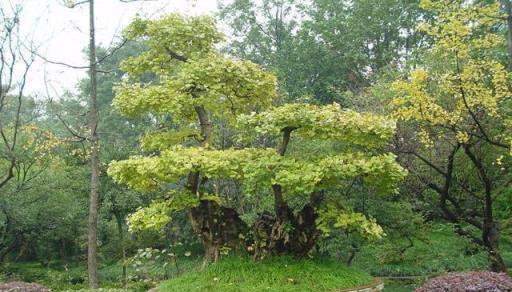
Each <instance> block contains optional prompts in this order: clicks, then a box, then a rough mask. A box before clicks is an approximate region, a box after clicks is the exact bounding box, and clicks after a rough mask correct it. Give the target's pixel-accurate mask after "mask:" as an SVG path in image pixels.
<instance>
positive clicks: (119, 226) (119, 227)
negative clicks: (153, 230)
mask: <svg viewBox="0 0 512 292" xmlns="http://www.w3.org/2000/svg"><path fill="white" fill-rule="evenodd" d="M115 216H116V223H117V231H118V233H119V248H120V249H121V256H122V262H123V281H122V282H123V288H124V289H126V287H127V285H128V273H127V270H126V265H127V263H126V247H125V244H124V230H123V217H122V216H121V215H120V214H119V213H116V214H115Z"/></svg>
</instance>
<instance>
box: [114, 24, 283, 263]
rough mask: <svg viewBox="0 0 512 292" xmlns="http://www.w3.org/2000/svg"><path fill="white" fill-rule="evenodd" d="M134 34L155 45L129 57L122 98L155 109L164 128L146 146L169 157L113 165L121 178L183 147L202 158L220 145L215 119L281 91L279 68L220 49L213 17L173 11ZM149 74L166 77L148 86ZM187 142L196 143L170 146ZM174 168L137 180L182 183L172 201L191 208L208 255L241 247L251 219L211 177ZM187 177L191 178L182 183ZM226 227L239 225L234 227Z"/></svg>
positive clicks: (125, 108)
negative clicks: (223, 202) (209, 190)
mask: <svg viewBox="0 0 512 292" xmlns="http://www.w3.org/2000/svg"><path fill="white" fill-rule="evenodd" d="M126 36H127V38H129V39H135V40H137V39H144V40H145V41H146V45H147V47H148V51H146V52H144V53H143V54H142V55H140V56H138V57H134V58H129V59H127V60H126V61H125V62H124V63H123V66H122V67H123V70H125V71H126V72H128V73H129V75H130V77H131V80H130V81H128V82H125V83H123V84H122V85H121V86H120V87H119V88H117V96H116V99H115V103H114V104H115V106H116V107H117V108H118V109H120V110H121V112H123V113H125V114H127V115H132V116H133V115H138V114H143V113H146V112H154V118H155V119H157V121H158V124H159V126H160V127H161V129H160V130H159V131H158V132H156V133H152V134H150V135H147V136H146V137H145V138H144V145H143V146H145V148H146V150H147V151H148V150H149V151H157V153H160V156H161V159H159V158H157V157H147V158H142V157H141V158H140V159H138V158H133V159H131V160H127V161H121V162H117V163H115V162H114V163H112V164H111V166H110V168H109V174H110V175H112V176H113V177H114V178H116V179H117V180H118V181H121V182H127V181H126V179H124V178H121V177H120V176H124V175H129V176H131V175H135V173H133V174H130V173H131V171H130V170H127V169H125V166H128V167H129V165H130V164H131V163H135V164H138V163H141V162H142V163H144V161H145V160H146V159H155V163H158V162H161V163H164V164H167V161H166V159H172V158H174V157H176V156H174V155H175V153H176V154H178V155H179V156H183V157H186V156H190V159H192V158H193V159H201V157H202V155H203V152H204V153H210V152H209V151H208V148H209V147H212V146H213V142H214V140H213V139H214V131H216V124H214V123H213V122H214V121H216V120H219V121H225V122H230V121H231V122H232V121H233V115H234V114H236V113H237V112H240V111H242V112H246V111H248V110H255V109H258V108H264V107H266V106H268V105H269V103H270V100H271V98H272V97H274V96H275V78H274V77H273V76H272V75H271V74H268V73H265V72H264V71H262V70H261V69H260V68H259V67H258V66H256V65H255V64H253V63H250V62H246V61H237V60H232V59H229V58H226V57H224V56H222V55H220V54H218V53H215V51H214V45H215V44H216V43H218V42H219V41H220V40H221V39H222V35H221V34H220V33H219V32H218V31H217V30H216V28H215V25H214V22H213V20H212V19H210V18H207V17H194V18H191V19H185V18H183V17H180V16H178V15H170V16H168V17H165V18H162V19H160V20H157V21H147V20H141V19H138V20H135V21H134V22H133V23H132V24H131V25H130V26H129V27H128V29H127V30H126ZM144 72H150V73H151V74H154V75H155V76H156V77H157V78H158V79H159V82H158V83H156V84H154V83H153V82H151V83H146V84H144V82H143V80H142V81H141V80H140V79H139V76H140V74H142V73H144ZM135 80H139V82H135ZM162 114H163V116H162ZM166 128H167V130H165V129H166ZM182 141H187V144H188V145H191V146H192V145H195V147H190V148H189V147H187V148H180V147H177V146H176V147H175V148H174V149H170V150H168V149H167V148H169V147H172V146H173V144H181V142H182ZM212 153H213V152H212ZM168 155H171V156H170V157H167V156H168ZM179 156H178V157H179ZM172 165H173V163H172V162H171V164H169V165H168V167H169V169H173V167H172ZM166 167H167V166H166ZM174 169H175V171H176V173H175V175H174V176H169V177H168V178H167V179H165V180H163V181H159V182H158V181H157V182H154V183H147V182H146V181H145V179H146V177H145V176H140V178H139V180H140V183H141V184H138V183H135V184H130V186H132V187H135V188H136V189H139V190H146V191H147V190H156V189H158V188H159V187H162V188H163V189H164V190H166V189H167V190H166V191H167V192H169V191H170V190H169V186H168V182H174V183H175V184H177V186H176V187H177V188H178V189H179V194H181V195H182V196H177V197H178V198H182V199H181V202H180V201H179V199H177V201H178V202H173V201H172V200H170V201H166V202H171V203H173V206H174V208H181V209H183V208H186V209H188V210H189V217H190V218H191V222H192V226H193V227H194V230H195V232H196V233H197V234H198V235H199V236H200V238H201V239H202V241H203V245H204V247H205V250H206V257H205V258H206V261H214V260H216V259H217V258H218V257H219V254H220V248H221V247H222V246H224V245H229V246H236V245H237V242H238V241H239V239H238V238H239V233H240V232H241V230H240V229H243V224H242V222H241V220H240V219H239V218H238V215H237V213H236V212H235V211H234V210H231V209H230V208H225V207H221V206H220V205H219V204H218V203H217V202H216V200H214V198H215V197H214V196H212V195H209V194H204V193H203V190H201V189H200V187H202V185H203V184H204V183H205V180H206V179H207V178H206V177H203V178H202V179H201V178H200V176H201V172H200V171H199V170H196V169H194V168H174ZM148 170H149V171H154V170H155V169H151V168H150V169H148ZM182 176H186V177H187V180H186V182H185V183H181V184H180V178H181V177H182ZM134 178H136V179H137V177H136V176H134ZM176 187H175V188H176ZM180 205H181V206H180ZM157 206H160V207H162V206H163V207H170V206H167V205H165V204H164V205H162V204H161V203H160V205H158V203H157V205H155V207H154V208H158V207H157ZM154 208H153V209H154ZM160 209H161V208H160ZM147 210H152V209H151V208H148V209H147ZM134 218H136V216H135V215H134V216H133V218H132V219H133V220H136V219H134ZM222 226H231V230H227V229H226V228H224V227H222Z"/></svg>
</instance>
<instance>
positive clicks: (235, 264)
mask: <svg viewBox="0 0 512 292" xmlns="http://www.w3.org/2000/svg"><path fill="white" fill-rule="evenodd" d="M371 281H372V277H371V276H370V275H369V274H367V273H364V272H362V271H359V270H357V269H354V268H349V267H346V266H343V265H341V264H339V263H336V262H334V261H332V260H327V259H325V260H319V259H316V260H309V259H305V260H296V259H293V258H289V257H279V258H273V259H271V260H264V261H262V262H253V261H252V260H251V259H249V258H236V257H229V258H225V259H222V260H221V261H220V262H218V263H215V264H212V265H210V266H209V267H207V268H206V269H204V270H202V271H196V272H191V273H187V274H185V275H183V276H181V277H179V278H176V279H172V280H168V281H165V282H163V283H162V284H161V285H160V286H159V287H158V289H159V291H161V292H172V291H176V292H177V291H180V292H190V291H205V292H207V291H210V292H217V291H218V292H235V291H240V292H242V291H244V292H260V291H269V292H299V291H300V292H308V291H311V292H322V291H333V290H335V289H342V288H350V287H355V286H360V285H365V284H369V283H371Z"/></svg>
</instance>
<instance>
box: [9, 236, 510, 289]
mask: <svg viewBox="0 0 512 292" xmlns="http://www.w3.org/2000/svg"><path fill="white" fill-rule="evenodd" d="M425 238H428V240H427V241H421V240H414V246H413V247H411V248H408V249H407V250H406V251H405V252H404V253H403V254H400V255H397V254H396V253H394V252H393V249H391V248H390V246H391V245H389V244H388V243H386V242H380V243H375V244H371V245H367V246H364V247H363V248H362V249H361V251H360V252H359V253H358V254H357V255H356V257H355V258H354V260H353V262H352V265H351V267H352V268H354V269H356V270H361V271H365V272H366V273H369V274H371V275H372V276H374V277H380V278H383V279H384V281H385V290H384V291H393V292H402V291H404V292H405V291H413V290H414V287H417V286H419V285H421V284H422V283H423V282H424V281H426V280H427V279H428V278H430V277H433V276H436V275H441V274H444V273H447V272H450V271H470V270H473V271H474V270H485V269H486V268H487V260H486V255H485V253H483V252H482V251H480V250H478V249H477V248H476V247H474V246H471V245H468V242H467V241H466V240H464V239H461V238H460V237H456V236H454V235H453V233H452V232H451V230H450V229H449V227H443V226H438V227H435V228H432V229H431V230H430V231H429V233H428V234H426V236H425ZM393 244H394V245H395V247H396V245H397V244H404V245H405V244H406V242H405V241H404V242H403V243H402V242H393ZM501 250H502V254H503V257H504V258H505V262H506V264H507V265H508V266H509V267H512V243H511V242H510V241H509V240H508V238H507V237H504V240H503V242H502V247H501ZM200 264H201V259H200V258H198V257H195V258H194V257H188V258H182V259H180V260H179V265H180V270H181V273H186V271H194V270H197V268H198V267H199V266H200ZM142 269H143V270H142V271H141V270H139V271H136V270H135V269H134V268H133V267H129V269H128V276H129V277H130V279H132V280H131V281H130V283H129V288H130V290H132V291H147V289H149V288H150V287H152V286H154V285H155V284H156V283H157V282H159V281H162V280H163V279H172V278H175V277H176V269H175V267H174V266H173V265H167V266H166V267H165V268H162V267H143V268H142ZM86 275H87V271H86V267H85V265H83V264H80V265H78V264H63V263H57V262H55V263H51V264H49V265H46V266H45V265H42V264H41V263H37V262H29V263H7V264H4V265H3V266H2V267H1V271H0V283H2V282H9V281H25V282H34V283H40V284H42V285H44V286H46V287H48V288H52V289H53V291H63V290H64V291H65V290H79V289H86V287H87V283H86ZM136 275H138V277H136ZM99 276H100V281H101V287H102V288H111V289H119V288H121V287H122V284H121V283H122V266H121V264H120V263H118V262H113V263H104V264H103V265H102V266H101V268H100V270H99ZM144 277H146V278H147V279H143V278H144ZM150 278H151V279H153V280H149V279H150Z"/></svg>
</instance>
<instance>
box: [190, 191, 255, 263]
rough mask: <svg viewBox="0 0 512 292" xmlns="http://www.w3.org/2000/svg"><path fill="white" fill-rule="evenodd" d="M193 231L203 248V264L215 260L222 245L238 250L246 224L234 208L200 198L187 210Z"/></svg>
mask: <svg viewBox="0 0 512 292" xmlns="http://www.w3.org/2000/svg"><path fill="white" fill-rule="evenodd" d="M189 217H190V220H191V222H192V227H193V229H194V231H195V232H196V233H197V234H198V235H199V238H200V239H201V241H202V242H203V247H204V250H205V257H204V264H205V265H206V264H208V263H210V262H216V261H217V260H218V259H219V258H220V255H221V250H222V248H223V247H227V248H230V249H234V250H238V249H239V248H240V245H241V240H242V238H243V236H241V235H244V236H245V234H246V233H247V225H246V224H245V222H243V221H242V220H241V219H240V217H239V216H238V213H237V212H236V210H234V209H231V208H226V207H222V206H219V205H218V204H217V203H216V202H214V201H207V200H202V201H201V202H200V203H199V205H198V206H197V207H195V208H192V209H191V210H190V212H189Z"/></svg>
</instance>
